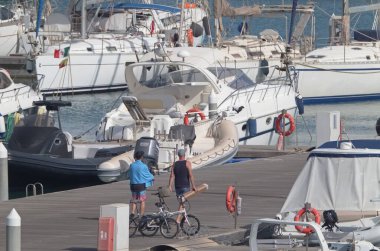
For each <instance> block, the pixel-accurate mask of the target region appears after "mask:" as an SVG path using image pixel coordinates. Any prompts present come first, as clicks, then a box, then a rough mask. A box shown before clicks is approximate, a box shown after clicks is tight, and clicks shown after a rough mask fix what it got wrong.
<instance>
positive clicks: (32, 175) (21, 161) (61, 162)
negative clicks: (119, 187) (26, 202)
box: [8, 151, 120, 187]
mask: <svg viewBox="0 0 380 251" xmlns="http://www.w3.org/2000/svg"><path fill="white" fill-rule="evenodd" d="M109 159H110V157H99V158H92V159H71V158H58V157H55V156H52V155H41V154H28V153H21V152H16V151H9V160H8V162H9V180H10V185H11V186H13V185H15V186H24V187H25V186H26V185H28V184H30V183H31V184H33V183H37V182H40V183H41V184H43V185H44V186H46V185H47V186H51V185H54V186H55V185H57V184H67V185H69V184H72V185H78V184H79V185H97V184H101V183H104V181H102V180H101V179H100V178H99V172H98V166H99V165H100V164H101V163H102V162H104V161H107V160H109ZM111 174H113V181H115V180H117V179H118V178H120V171H116V170H115V171H110V173H109V174H108V175H111Z"/></svg>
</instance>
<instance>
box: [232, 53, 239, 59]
mask: <svg viewBox="0 0 380 251" xmlns="http://www.w3.org/2000/svg"><path fill="white" fill-rule="evenodd" d="M231 55H232V56H233V57H234V58H241V55H240V54H237V53H235V54H231Z"/></svg>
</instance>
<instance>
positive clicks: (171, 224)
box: [160, 218, 179, 239]
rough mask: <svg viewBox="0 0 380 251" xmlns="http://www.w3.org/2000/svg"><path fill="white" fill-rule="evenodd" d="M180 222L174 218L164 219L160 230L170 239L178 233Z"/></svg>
mask: <svg viewBox="0 0 380 251" xmlns="http://www.w3.org/2000/svg"><path fill="white" fill-rule="evenodd" d="M178 230H179V228H178V224H177V222H176V221H175V220H174V219H172V218H166V219H163V221H162V222H161V225H160V232H161V234H162V236H164V237H165V238H168V239H172V238H174V237H175V236H176V235H177V233H178Z"/></svg>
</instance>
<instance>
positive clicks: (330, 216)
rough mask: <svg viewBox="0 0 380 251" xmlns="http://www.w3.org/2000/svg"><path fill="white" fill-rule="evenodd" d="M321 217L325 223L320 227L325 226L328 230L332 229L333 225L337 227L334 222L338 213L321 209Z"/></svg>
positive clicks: (336, 220)
mask: <svg viewBox="0 0 380 251" xmlns="http://www.w3.org/2000/svg"><path fill="white" fill-rule="evenodd" d="M323 219H324V220H325V223H323V225H322V228H324V227H325V228H326V229H327V230H328V231H330V232H332V231H333V228H334V227H336V228H337V229H339V227H338V226H337V225H336V223H338V215H337V214H336V212H335V211H334V210H326V211H323Z"/></svg>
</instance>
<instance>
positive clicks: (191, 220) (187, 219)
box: [169, 195, 201, 236]
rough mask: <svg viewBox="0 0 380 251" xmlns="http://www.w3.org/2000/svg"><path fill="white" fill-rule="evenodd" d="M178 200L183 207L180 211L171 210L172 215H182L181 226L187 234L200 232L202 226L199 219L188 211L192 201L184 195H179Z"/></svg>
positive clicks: (191, 234)
mask: <svg viewBox="0 0 380 251" xmlns="http://www.w3.org/2000/svg"><path fill="white" fill-rule="evenodd" d="M178 201H179V203H180V205H181V207H182V209H181V210H179V211H174V212H170V213H169V214H170V215H171V216H176V215H182V219H181V222H180V228H181V229H182V232H184V233H185V234H186V235H187V236H193V235H196V234H197V233H198V232H199V229H200V227H201V224H200V221H199V219H198V218H197V217H196V216H194V215H192V214H188V213H187V211H189V210H190V202H189V201H188V200H187V199H186V198H185V197H184V196H183V195H181V196H178Z"/></svg>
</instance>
